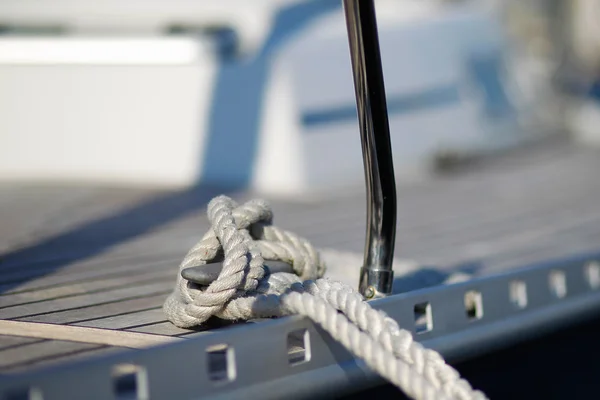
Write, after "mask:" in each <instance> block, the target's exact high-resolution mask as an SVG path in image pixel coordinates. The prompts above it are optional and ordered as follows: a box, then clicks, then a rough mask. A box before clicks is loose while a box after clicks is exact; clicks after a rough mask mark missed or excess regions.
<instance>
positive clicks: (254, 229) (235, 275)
mask: <svg viewBox="0 0 600 400" xmlns="http://www.w3.org/2000/svg"><path fill="white" fill-rule="evenodd" d="M207 214H208V219H209V222H210V224H211V229H210V230H209V231H208V232H207V233H206V234H205V235H204V237H203V238H202V240H201V241H200V242H199V243H198V244H197V245H196V246H194V247H193V248H192V249H191V250H190V252H189V253H188V254H187V255H186V257H185V258H184V260H183V262H182V263H181V266H180V268H179V270H180V272H181V270H182V269H185V268H189V267H192V266H198V265H203V264H207V263H209V262H217V261H222V263H223V268H222V270H221V273H220V274H219V277H218V278H217V279H216V280H215V281H214V282H213V283H211V284H210V285H209V286H208V287H206V288H200V287H198V286H197V285H194V284H190V283H189V282H188V281H186V280H185V279H183V278H182V277H181V276H178V280H177V288H176V290H175V291H174V292H173V294H172V295H171V296H169V299H167V302H166V303H165V311H166V312H167V315H169V316H170V319H171V320H172V322H173V323H175V324H176V325H178V326H182V327H191V326H196V325H199V324H201V323H203V322H205V321H206V320H207V319H208V318H210V317H212V316H217V317H220V318H225V319H237V318H239V317H240V315H239V314H240V311H239V307H237V305H232V307H229V308H228V306H229V305H230V302H231V300H233V299H238V298H241V297H246V296H256V295H259V294H271V293H280V292H281V291H283V290H285V288H288V287H289V284H290V279H292V280H294V279H295V280H297V281H299V279H298V278H297V277H294V278H287V279H284V280H283V281H282V280H281V279H279V280H277V279H271V281H268V278H269V276H267V274H266V270H265V267H264V261H265V260H278V261H285V262H288V263H290V264H291V265H292V267H293V269H294V272H295V273H296V275H297V276H299V277H300V278H301V279H303V280H304V279H316V278H320V277H321V276H323V274H324V272H325V264H324V263H323V262H322V261H321V259H320V257H319V254H318V252H317V251H316V250H315V249H314V248H313V247H312V245H310V243H308V241H306V240H305V239H303V238H300V237H298V236H296V235H294V234H292V233H290V232H286V231H284V230H281V229H279V228H277V227H275V226H273V225H272V221H273V213H272V211H271V207H270V206H269V204H268V203H267V202H266V201H264V200H251V201H248V202H247V203H244V204H242V205H238V204H237V203H236V202H234V201H233V200H232V199H230V198H229V197H226V196H219V197H216V198H214V199H213V200H212V201H211V202H210V203H209V204H208V212H207ZM261 282H263V284H262V285H261Z"/></svg>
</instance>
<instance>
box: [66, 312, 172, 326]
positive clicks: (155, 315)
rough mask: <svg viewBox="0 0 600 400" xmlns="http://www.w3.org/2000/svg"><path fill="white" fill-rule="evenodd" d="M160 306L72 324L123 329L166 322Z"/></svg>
mask: <svg viewBox="0 0 600 400" xmlns="http://www.w3.org/2000/svg"><path fill="white" fill-rule="evenodd" d="M166 321H167V319H166V317H165V314H164V312H163V310H162V308H154V309H151V310H144V311H139V312H134V313H130V314H124V315H117V316H111V317H106V318H101V319H95V320H91V321H84V322H77V323H74V324H72V325H76V326H89V327H91V328H107V329H124V328H129V327H134V326H139V325H147V324H154V323H159V322H166Z"/></svg>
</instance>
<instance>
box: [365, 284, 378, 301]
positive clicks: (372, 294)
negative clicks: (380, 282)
mask: <svg viewBox="0 0 600 400" xmlns="http://www.w3.org/2000/svg"><path fill="white" fill-rule="evenodd" d="M375 293H376V292H375V288H374V287H373V286H369V287H368V288H367V290H365V297H366V298H367V299H372V298H373V297H375Z"/></svg>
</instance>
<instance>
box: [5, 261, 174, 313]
mask: <svg viewBox="0 0 600 400" xmlns="http://www.w3.org/2000/svg"><path fill="white" fill-rule="evenodd" d="M173 274H174V272H173V271H169V270H167V271H165V270H164V269H159V270H150V271H147V270H143V271H140V272H138V273H137V274H133V275H125V276H120V277H116V278H108V279H99V280H93V281H86V282H80V283H77V284H70V285H62V286H54V287H51V288H48V289H41V290H36V291H28V292H22V293H15V294H6V295H0V309H2V308H6V307H11V306H16V305H21V304H30V303H34V302H42V301H50V300H57V299H61V298H67V297H73V296H76V295H81V294H92V293H101V292H103V291H107V290H113V289H118V288H123V287H131V286H132V285H134V284H137V283H140V282H148V281H151V280H154V279H163V278H164V279H165V280H170V279H172V277H173Z"/></svg>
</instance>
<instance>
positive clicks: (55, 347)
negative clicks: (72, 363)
mask: <svg viewBox="0 0 600 400" xmlns="http://www.w3.org/2000/svg"><path fill="white" fill-rule="evenodd" d="M98 347H99V346H98V345H93V344H86V343H75V342H65V341H60V340H44V341H41V342H35V343H31V344H25V345H23V346H17V347H10V348H8V349H5V350H3V351H1V352H0V371H1V370H2V369H5V368H8V367H10V366H17V365H19V364H25V363H29V362H32V361H35V360H40V359H45V358H51V357H55V356H57V355H65V354H68V353H76V352H79V351H81V350H91V349H96V348H98Z"/></svg>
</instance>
